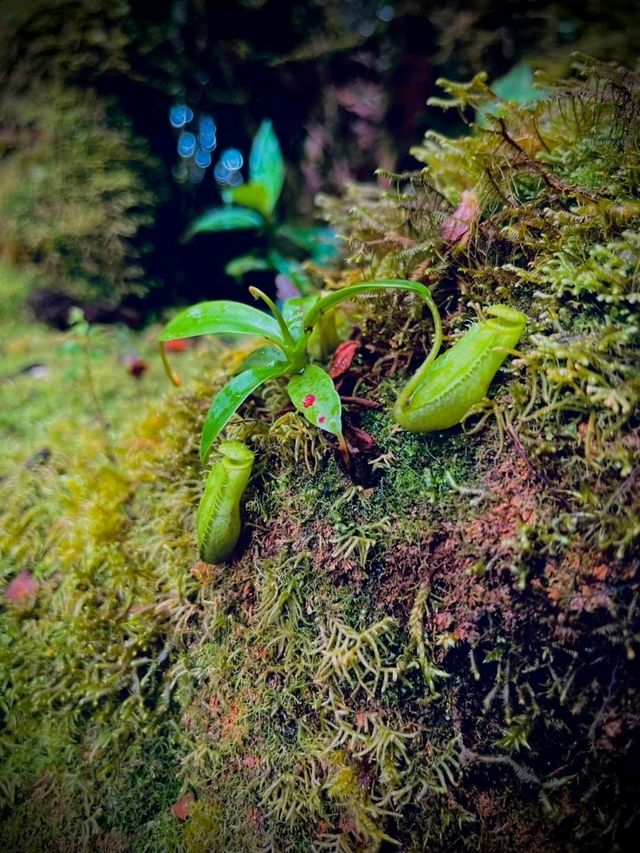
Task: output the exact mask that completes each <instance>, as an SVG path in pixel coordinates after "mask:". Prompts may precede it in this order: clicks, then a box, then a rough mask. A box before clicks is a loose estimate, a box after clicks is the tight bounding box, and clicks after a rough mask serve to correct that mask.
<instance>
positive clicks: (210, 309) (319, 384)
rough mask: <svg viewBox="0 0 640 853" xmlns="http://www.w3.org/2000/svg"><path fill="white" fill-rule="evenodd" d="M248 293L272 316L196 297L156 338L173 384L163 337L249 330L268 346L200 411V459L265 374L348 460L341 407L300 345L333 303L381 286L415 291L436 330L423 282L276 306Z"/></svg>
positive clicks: (364, 287)
mask: <svg viewBox="0 0 640 853" xmlns="http://www.w3.org/2000/svg"><path fill="white" fill-rule="evenodd" d="M249 289H250V292H251V294H252V295H253V296H254V297H255V298H258V299H262V301H263V302H265V303H266V304H267V306H268V308H269V309H270V311H271V315H269V314H267V313H265V312H264V311H259V310H258V309H257V308H254V307H252V306H250V305H243V304H241V303H239V302H232V301H228V300H216V301H212V302H201V303H199V304H197V305H194V306H192V307H191V308H187V309H186V310H184V311H182V312H181V313H180V314H178V315H177V316H176V317H174V318H173V320H171V321H170V322H169V323H168V324H167V326H166V327H165V329H164V331H163V333H162V335H161V336H160V354H161V356H162V360H163V364H164V366H165V369H166V371H167V374H168V376H169V378H170V379H171V380H172V382H174V384H176V385H177V384H179V379H178V377H177V376H176V375H175V374H174V373H173V371H172V370H171V369H170V367H169V363H168V360H167V355H166V352H165V348H164V342H165V341H168V340H176V339H180V338H190V337H195V336H197V335H211V334H213V335H255V336H258V337H261V338H265V339H266V340H267V341H269V344H270V345H269V346H265V347H262V348H261V349H259V350H257V351H256V352H254V353H252V354H251V355H250V356H249V358H248V359H247V361H246V362H245V364H244V365H243V367H244V369H243V370H242V371H241V372H240V373H238V374H237V375H236V376H234V377H233V378H232V379H231V380H229V382H227V384H226V385H225V386H224V387H223V388H222V389H221V390H220V391H219V392H218V393H217V394H216V396H215V397H214V398H213V401H212V403H211V407H210V408H209V411H208V413H207V415H206V418H205V422H204V426H203V429H202V436H201V440H200V454H201V457H202V460H203V461H204V460H206V458H207V456H208V455H209V452H210V450H211V448H212V446H213V443H214V442H215V440H216V438H217V437H218V435H219V434H220V432H221V431H222V430H223V429H224V427H225V426H226V424H227V423H228V422H229V419H230V418H231V417H232V415H233V414H234V413H235V412H236V411H237V409H238V408H239V407H240V406H241V405H242V403H243V402H244V401H245V400H246V399H247V397H249V396H250V395H251V394H252V393H253V392H254V391H255V390H256V389H257V388H259V387H260V385H262V384H263V383H264V382H266V381H267V380H268V379H273V378H275V377H278V376H290V377H291V378H290V380H289V385H288V388H287V390H288V393H289V397H290V399H291V402H292V403H293V405H294V406H295V408H296V409H297V410H298V411H299V412H301V413H302V414H303V415H304V417H305V418H306V419H307V421H309V423H311V424H313V425H314V426H317V427H319V428H320V429H323V430H326V431H327V432H330V433H332V434H333V435H335V436H336V438H337V439H338V442H339V445H340V449H341V452H342V455H343V457H344V459H345V462H346V463H347V464H348V461H349V451H348V448H347V444H346V442H345V439H344V436H343V433H342V405H341V402H340V397H339V395H338V392H337V391H336V389H335V386H334V384H333V380H332V379H331V377H330V376H329V374H328V373H327V372H326V371H325V370H323V369H322V368H321V367H320V366H318V365H316V364H312V363H311V362H310V358H309V354H308V349H307V345H308V342H309V338H310V336H311V333H312V332H313V328H314V326H315V325H316V324H317V323H318V321H320V319H321V318H322V317H323V316H324V315H325V314H326V313H327V312H328V311H331V310H332V309H333V308H335V307H336V305H338V304H339V303H340V302H342V301H344V300H345V299H350V298H352V297H355V296H359V295H360V294H362V293H367V292H376V291H384V290H393V289H397V290H408V291H411V292H413V293H416V294H417V295H418V296H421V297H422V298H423V299H424V300H425V301H426V302H427V305H428V306H429V310H430V311H431V314H432V316H433V319H434V323H436V326H437V327H438V324H439V315H438V310H437V308H436V306H435V304H434V302H433V299H432V297H431V293H430V291H429V290H428V288H427V287H425V286H424V285H422V284H418V283H417V282H413V281H403V280H400V279H386V280H383V281H367V282H363V283H362V284H354V285H351V286H349V287H344V288H342V289H341V290H339V291H335V292H334V293H330V294H329V295H328V296H324V297H321V296H319V295H315V296H304V297H297V298H294V299H288V300H286V302H284V304H283V307H282V311H280V310H279V309H278V308H277V306H276V305H275V304H274V302H273V301H272V300H271V299H270V298H269V297H268V296H267V295H266V294H264V293H262V291H260V290H258V289H257V288H255V287H251V288H249Z"/></svg>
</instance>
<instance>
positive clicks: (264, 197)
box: [185, 120, 339, 293]
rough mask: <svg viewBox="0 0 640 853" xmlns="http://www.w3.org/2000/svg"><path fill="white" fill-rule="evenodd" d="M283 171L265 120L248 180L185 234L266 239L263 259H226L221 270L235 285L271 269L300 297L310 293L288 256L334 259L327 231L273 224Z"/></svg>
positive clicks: (308, 284) (334, 247)
mask: <svg viewBox="0 0 640 853" xmlns="http://www.w3.org/2000/svg"><path fill="white" fill-rule="evenodd" d="M284 177H285V169H284V160H283V157H282V151H281V149H280V143H279V142H278V137H277V136H276V134H275V132H274V130H273V126H272V124H271V122H270V121H268V120H265V121H263V122H262V124H261V125H260V128H259V129H258V132H257V133H256V135H255V137H254V140H253V143H252V146H251V153H250V155H249V181H248V182H247V183H246V184H242V185H241V186H239V187H229V188H227V189H225V190H224V192H223V194H222V197H223V200H224V205H222V206H221V207H213V208H211V209H210V210H208V211H206V212H205V213H203V214H202V215H201V216H199V217H197V218H196V219H195V220H194V221H193V222H192V223H191V225H190V226H189V228H188V229H187V232H186V235H185V236H186V237H187V239H190V238H191V237H193V236H195V235H196V234H202V233H212V232H220V231H240V230H254V231H257V232H259V233H261V234H263V235H264V236H265V237H266V240H267V245H268V248H267V251H266V254H265V256H264V257H262V256H261V255H260V254H255V253H249V254H246V255H240V256H239V257H237V258H234V259H233V260H231V261H230V262H229V263H228V264H227V266H226V268H225V271H226V272H227V274H228V275H230V276H232V277H234V278H236V279H237V280H240V279H241V278H242V276H244V275H245V274H246V273H248V272H256V271H262V270H274V271H275V272H277V273H280V274H282V275H285V276H286V277H287V278H289V279H291V281H292V282H293V283H294V284H295V285H296V287H297V288H298V290H299V291H300V292H301V293H310V292H311V291H312V289H313V288H312V285H311V282H310V280H309V276H308V275H307V273H306V272H305V270H304V268H303V266H302V264H301V263H300V261H298V260H296V258H295V257H292V255H296V254H300V253H301V252H302V253H304V254H307V255H308V256H309V257H310V258H311V259H312V260H313V261H314V262H315V263H317V264H320V265H323V264H327V263H330V262H331V261H334V260H336V259H337V257H338V254H339V252H338V248H337V245H336V237H335V233H334V232H333V230H332V229H331V228H326V227H322V228H296V227H294V226H291V225H286V224H280V223H278V221H277V219H276V216H275V209H276V206H277V204H278V201H279V199H280V195H281V193H282V187H283V184H284Z"/></svg>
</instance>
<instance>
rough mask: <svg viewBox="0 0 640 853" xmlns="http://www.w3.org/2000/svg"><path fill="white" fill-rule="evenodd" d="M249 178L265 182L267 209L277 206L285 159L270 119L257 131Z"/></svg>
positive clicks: (252, 148) (256, 181) (270, 209)
mask: <svg viewBox="0 0 640 853" xmlns="http://www.w3.org/2000/svg"><path fill="white" fill-rule="evenodd" d="M249 180H250V181H251V182H252V183H261V184H264V186H265V188H266V191H267V210H268V212H269V213H270V212H271V211H272V210H273V208H274V207H275V206H276V202H277V201H278V199H279V198H280V193H281V192H282V184H283V183H284V160H283V159H282V151H281V150H280V143H279V142H278V137H277V136H276V135H275V133H274V130H273V125H272V124H271V122H270V121H269V120H268V119H265V121H263V122H262V124H261V125H260V128H259V129H258V132H257V133H256V135H255V137H254V140H253V145H252V146H251V153H250V155H249Z"/></svg>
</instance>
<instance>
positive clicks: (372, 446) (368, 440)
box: [345, 424, 380, 453]
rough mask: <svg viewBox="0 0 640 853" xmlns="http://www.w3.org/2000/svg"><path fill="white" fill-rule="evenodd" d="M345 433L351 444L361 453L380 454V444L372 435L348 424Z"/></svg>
mask: <svg viewBox="0 0 640 853" xmlns="http://www.w3.org/2000/svg"><path fill="white" fill-rule="evenodd" d="M345 433H346V436H347V440H348V442H349V444H350V445H351V446H352V447H354V448H355V449H356V450H359V451H360V452H361V453H380V447H379V445H378V442H377V441H376V440H375V438H374V437H373V436H372V435H371V433H368V432H365V431H364V430H363V429H360V427H357V426H352V425H351V424H346V426H345Z"/></svg>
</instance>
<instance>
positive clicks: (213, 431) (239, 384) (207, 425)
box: [200, 363, 288, 462]
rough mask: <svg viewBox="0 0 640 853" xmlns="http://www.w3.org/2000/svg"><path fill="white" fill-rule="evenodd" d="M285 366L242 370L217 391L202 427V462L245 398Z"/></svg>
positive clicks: (276, 365)
mask: <svg viewBox="0 0 640 853" xmlns="http://www.w3.org/2000/svg"><path fill="white" fill-rule="evenodd" d="M287 366H288V363H284V364H283V363H278V364H274V365H272V366H271V367H255V368H252V369H251V370H244V371H243V372H242V373H239V374H238V375H237V376H234V377H233V379H232V380H231V381H230V382H227V384H226V385H225V386H224V388H221V390H220V391H218V393H217V394H216V396H215V397H214V398H213V401H212V403H211V407H210V408H209V411H208V412H207V416H206V418H205V421H204V426H203V427H202V435H201V437H200V456H201V458H202V461H203V462H204V461H205V460H206V458H207V456H208V455H209V452H210V451H211V447H212V445H213V442H214V441H215V440H216V438H217V437H218V436H219V435H220V432H221V431H222V430H223V429H224V427H225V426H226V425H227V423H228V422H229V420H230V418H231V417H232V415H233V414H234V413H235V412H236V410H237V409H238V408H239V407H240V406H241V405H242V403H244V401H245V400H246V399H247V397H248V396H249V395H250V394H252V393H253V392H254V391H255V390H256V388H258V387H259V386H260V385H262V383H263V382H266V380H267V379H272V378H273V377H275V376H281V375H282V374H283V373H286V370H287Z"/></svg>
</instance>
